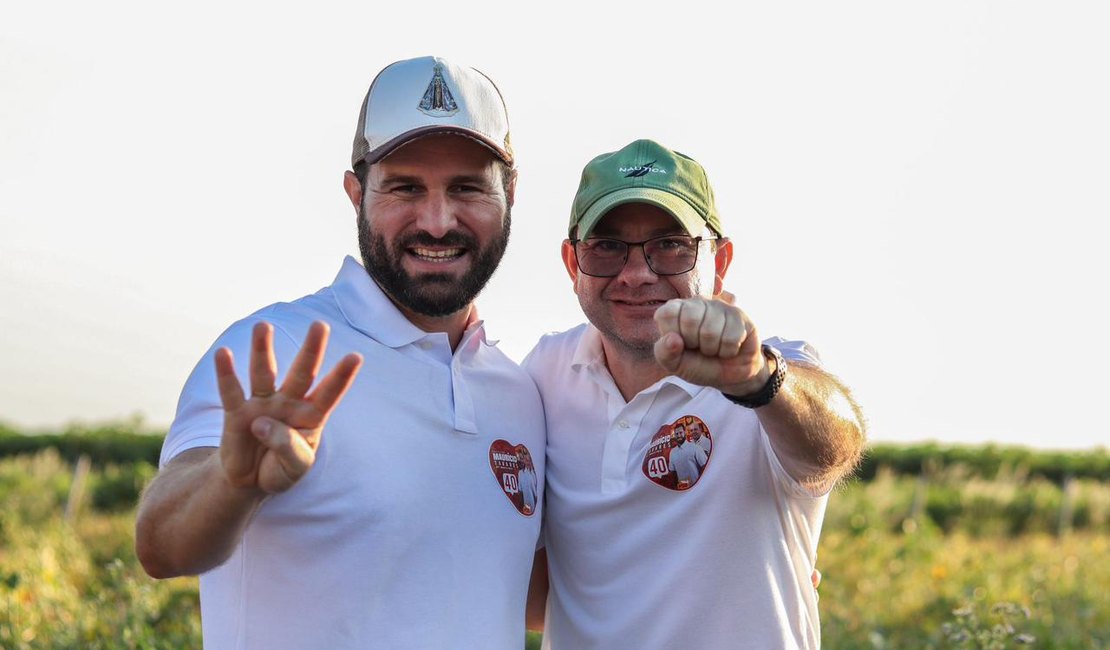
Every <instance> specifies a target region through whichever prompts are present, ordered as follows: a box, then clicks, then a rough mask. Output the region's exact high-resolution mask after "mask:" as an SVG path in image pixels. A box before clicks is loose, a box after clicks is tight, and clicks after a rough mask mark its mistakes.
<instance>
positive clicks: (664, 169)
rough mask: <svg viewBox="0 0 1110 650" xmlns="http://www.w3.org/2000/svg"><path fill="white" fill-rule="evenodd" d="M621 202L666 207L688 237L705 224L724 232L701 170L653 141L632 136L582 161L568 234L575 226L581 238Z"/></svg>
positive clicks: (675, 152)
mask: <svg viewBox="0 0 1110 650" xmlns="http://www.w3.org/2000/svg"><path fill="white" fill-rule="evenodd" d="M625 203H649V204H651V205H654V206H657V207H659V208H661V209H663V210H666V211H667V212H668V213H670V214H671V216H673V217H674V218H675V220H676V221H678V223H680V224H682V227H683V228H685V229H686V232H688V233H689V234H691V235H693V236H697V235H699V234H700V233H701V232H702V230H703V229H704V228H705V227H706V226H709V228H710V230H712V231H713V232H714V233H715V234H716V235H717V236H718V237H720V236H723V233H722V232H721V217H720V215H718V214H717V204H716V202H715V201H714V200H713V188H712V187H710V185H709V178H708V176H706V174H705V169H704V168H702V166H701V165H699V164H698V162H697V161H696V160H694V159H693V158H691V157H689V156H687V155H685V154H681V153H679V152H677V151H672V150H670V149H668V148H666V147H664V146H663V145H661V144H659V143H658V142H655V141H654V140H636V141H635V142H633V143H631V144H629V145H627V146H625V147H624V148H623V149H621V150H620V151H614V152H611V153H604V154H601V155H600V156H598V157H596V158H594V159H593V160H591V161H590V162H589V163H588V164H587V165H586V167H585V168H584V169H583V170H582V180H581V181H579V183H578V193H577V194H575V195H574V204H573V205H572V206H571V209H570V229H569V233H570V236H571V237H574V236H575V230H576V229H577V235H578V237H579V238H584V237H586V235H588V234H590V231H592V230H593V229H594V226H596V225H597V222H598V221H600V220H601V218H602V217H604V216H605V213H607V212H609V211H610V210H612V209H613V208H615V207H617V206H618V205H623V204H625Z"/></svg>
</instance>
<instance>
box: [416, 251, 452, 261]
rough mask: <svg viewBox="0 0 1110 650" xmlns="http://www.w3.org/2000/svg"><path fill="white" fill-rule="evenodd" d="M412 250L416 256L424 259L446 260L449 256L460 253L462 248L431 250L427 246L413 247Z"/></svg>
mask: <svg viewBox="0 0 1110 650" xmlns="http://www.w3.org/2000/svg"><path fill="white" fill-rule="evenodd" d="M412 252H413V254H414V255H416V256H417V257H423V258H425V259H433V260H446V259H451V258H455V257H458V256H460V255H462V254H463V249H461V248H448V249H446V250H435V251H433V250H429V249H427V248H414V249H412Z"/></svg>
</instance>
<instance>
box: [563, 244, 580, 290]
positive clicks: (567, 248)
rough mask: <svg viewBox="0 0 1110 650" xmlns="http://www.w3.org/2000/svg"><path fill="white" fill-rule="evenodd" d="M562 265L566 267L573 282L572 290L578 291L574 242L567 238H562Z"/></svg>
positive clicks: (576, 258)
mask: <svg viewBox="0 0 1110 650" xmlns="http://www.w3.org/2000/svg"><path fill="white" fill-rule="evenodd" d="M562 254H563V266H565V267H566V268H567V275H569V276H570V281H571V282H573V283H574V291H575V293H578V257H577V256H576V255H575V253H574V244H572V243H570V240H569V239H564V240H563V249H562Z"/></svg>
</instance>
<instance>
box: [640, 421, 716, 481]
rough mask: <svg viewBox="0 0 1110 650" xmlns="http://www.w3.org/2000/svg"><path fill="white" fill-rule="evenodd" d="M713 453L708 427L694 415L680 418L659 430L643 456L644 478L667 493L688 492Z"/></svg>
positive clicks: (703, 470)
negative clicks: (670, 491) (672, 491)
mask: <svg viewBox="0 0 1110 650" xmlns="http://www.w3.org/2000/svg"><path fill="white" fill-rule="evenodd" d="M712 453H713V437H712V436H711V435H710V434H709V427H708V426H706V425H705V422H703V421H702V419H701V418H699V417H697V416H696V415H683V416H682V417H680V418H678V419H677V420H675V421H674V422H672V423H670V424H664V425H663V426H661V427H659V430H658V431H656V432H655V435H654V436H652V438H651V446H650V447H648V450H647V453H646V454H644V476H646V477H648V478H649V479H651V480H652V481H654V482H655V483H658V484H659V485H662V486H663V487H665V488H667V489H669V490H680V491H681V490H689V489H690V488H692V487H694V484H695V483H697V482H698V479H699V478H701V475H702V474H704V473H705V468H706V466H707V465H708V464H709V456H710V454H712Z"/></svg>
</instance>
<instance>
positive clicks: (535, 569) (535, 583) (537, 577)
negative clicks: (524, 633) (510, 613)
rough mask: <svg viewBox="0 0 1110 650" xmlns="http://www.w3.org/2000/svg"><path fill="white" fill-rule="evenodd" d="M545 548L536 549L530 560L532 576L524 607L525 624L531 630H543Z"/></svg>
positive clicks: (545, 587)
mask: <svg viewBox="0 0 1110 650" xmlns="http://www.w3.org/2000/svg"><path fill="white" fill-rule="evenodd" d="M547 589H548V577H547V550H546V549H542V548H541V549H540V550H538V551H536V557H535V559H534V560H533V561H532V578H531V580H530V581H529V583H528V604H527V606H526V608H525V616H524V619H525V621H524V622H525V626H526V627H527V628H528V629H529V630H531V631H533V632H543V626H544V619H545V617H546V612H547Z"/></svg>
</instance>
